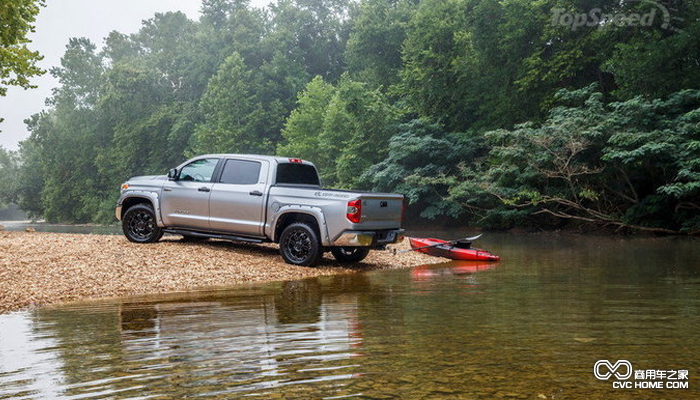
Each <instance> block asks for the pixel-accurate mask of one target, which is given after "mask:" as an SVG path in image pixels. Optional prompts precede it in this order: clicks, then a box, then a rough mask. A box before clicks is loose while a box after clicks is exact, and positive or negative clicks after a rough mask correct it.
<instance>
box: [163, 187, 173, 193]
mask: <svg viewBox="0 0 700 400" xmlns="http://www.w3.org/2000/svg"><path fill="white" fill-rule="evenodd" d="M163 191H164V192H172V191H173V190H172V189H170V188H163Z"/></svg>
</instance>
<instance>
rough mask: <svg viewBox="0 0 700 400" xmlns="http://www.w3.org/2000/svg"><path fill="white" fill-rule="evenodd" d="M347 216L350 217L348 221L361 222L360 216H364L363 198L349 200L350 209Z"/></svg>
mask: <svg viewBox="0 0 700 400" xmlns="http://www.w3.org/2000/svg"><path fill="white" fill-rule="evenodd" d="M345 216H346V217H347V218H348V221H350V222H354V223H356V224H357V223H359V222H360V218H362V200H359V199H358V200H350V201H348V211H347V214H346V215H345Z"/></svg>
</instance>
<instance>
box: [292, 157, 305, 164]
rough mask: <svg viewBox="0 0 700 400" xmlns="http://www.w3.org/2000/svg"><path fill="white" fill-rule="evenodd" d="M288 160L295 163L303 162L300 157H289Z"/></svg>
mask: <svg viewBox="0 0 700 400" xmlns="http://www.w3.org/2000/svg"><path fill="white" fill-rule="evenodd" d="M289 162H293V163H297V164H303V163H304V160H302V159H301V158H290V159H289Z"/></svg>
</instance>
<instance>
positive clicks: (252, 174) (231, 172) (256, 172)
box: [219, 160, 262, 185]
mask: <svg viewBox="0 0 700 400" xmlns="http://www.w3.org/2000/svg"><path fill="white" fill-rule="evenodd" d="M261 166H262V164H261V163H260V162H259V161H248V160H226V163H225V164H224V169H223V171H222V172H221V178H220V179H219V182H220V183H228V184H232V185H254V184H256V183H258V181H259V180H260V168H261Z"/></svg>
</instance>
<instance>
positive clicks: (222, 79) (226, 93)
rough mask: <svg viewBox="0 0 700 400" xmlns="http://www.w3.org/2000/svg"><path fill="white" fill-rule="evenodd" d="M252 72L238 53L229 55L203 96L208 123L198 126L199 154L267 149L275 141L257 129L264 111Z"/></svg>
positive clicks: (205, 116) (203, 107)
mask: <svg viewBox="0 0 700 400" xmlns="http://www.w3.org/2000/svg"><path fill="white" fill-rule="evenodd" d="M251 75H252V73H251V71H250V70H249V69H248V68H247V67H246V65H245V63H244V62H243V58H241V56H240V55H239V54H238V53H234V54H232V55H231V56H229V57H228V58H227V59H226V60H225V61H224V63H223V64H222V65H221V67H220V68H219V71H218V72H217V73H216V75H214V76H213V77H212V79H211V80H210V81H209V85H208V86H207V90H206V92H204V95H203V96H202V100H201V103H200V104H201V110H202V115H204V120H205V122H204V123H203V124H202V125H200V126H199V127H198V128H197V132H196V134H195V144H194V149H195V150H194V151H195V152H199V153H212V152H223V153H227V152H228V153H235V152H263V153H265V152H267V151H270V149H271V148H272V143H271V142H270V141H269V139H268V140H266V138H265V137H264V136H263V135H262V134H261V133H262V132H258V131H256V130H255V125H254V122H255V121H256V120H257V118H256V114H259V113H262V106H261V104H260V102H259V101H258V100H257V96H256V93H255V90H254V88H253V87H252V85H251V83H252V82H251Z"/></svg>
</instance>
